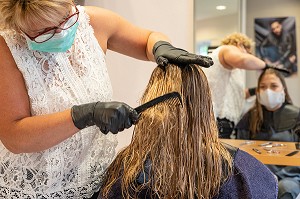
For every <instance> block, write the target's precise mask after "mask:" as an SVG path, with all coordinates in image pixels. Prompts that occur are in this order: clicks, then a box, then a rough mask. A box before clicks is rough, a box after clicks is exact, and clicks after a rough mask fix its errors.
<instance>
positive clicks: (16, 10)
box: [0, 0, 73, 31]
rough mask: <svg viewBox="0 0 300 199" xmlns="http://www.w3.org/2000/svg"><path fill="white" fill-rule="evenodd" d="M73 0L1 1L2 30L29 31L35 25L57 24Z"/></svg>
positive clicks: (0, 22) (0, 21)
mask: <svg viewBox="0 0 300 199" xmlns="http://www.w3.org/2000/svg"><path fill="white" fill-rule="evenodd" d="M71 5H73V1H72V0H1V1H0V30H4V29H14V30H16V31H19V30H28V29H30V26H31V25H32V24H34V23H41V24H44V23H57V22H60V21H61V20H62V16H65V15H66V9H69V8H70V6H71Z"/></svg>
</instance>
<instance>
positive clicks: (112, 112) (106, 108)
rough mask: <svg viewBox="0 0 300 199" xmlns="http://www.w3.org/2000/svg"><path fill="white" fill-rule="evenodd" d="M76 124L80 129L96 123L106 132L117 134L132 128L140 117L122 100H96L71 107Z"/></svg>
mask: <svg viewBox="0 0 300 199" xmlns="http://www.w3.org/2000/svg"><path fill="white" fill-rule="evenodd" d="M71 115H72V120H73V123H74V125H75V126H76V127H77V128H78V129H83V128H86V127H89V126H93V125H96V126H98V127H99V129H100V131H101V132H102V133H104V134H107V133H108V132H112V133H113V134H116V133H118V132H120V131H123V130H124V129H125V128H126V129H127V128H130V127H131V126H132V125H133V124H134V123H135V122H136V121H137V119H138V114H137V112H136V111H135V110H134V109H133V108H131V107H130V106H128V105H127V104H125V103H122V102H94V103H89V104H82V105H78V106H77V105H75V106H73V107H72V108H71Z"/></svg>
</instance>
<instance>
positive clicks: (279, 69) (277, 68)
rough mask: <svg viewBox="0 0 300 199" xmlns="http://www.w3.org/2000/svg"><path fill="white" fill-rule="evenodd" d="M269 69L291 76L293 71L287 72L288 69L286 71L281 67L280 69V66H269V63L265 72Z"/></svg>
mask: <svg viewBox="0 0 300 199" xmlns="http://www.w3.org/2000/svg"><path fill="white" fill-rule="evenodd" d="M268 68H272V69H274V70H277V71H279V72H281V73H283V75H290V74H291V71H289V70H287V69H285V68H281V67H278V66H276V65H273V64H267V63H266V66H265V68H264V70H267V69H268Z"/></svg>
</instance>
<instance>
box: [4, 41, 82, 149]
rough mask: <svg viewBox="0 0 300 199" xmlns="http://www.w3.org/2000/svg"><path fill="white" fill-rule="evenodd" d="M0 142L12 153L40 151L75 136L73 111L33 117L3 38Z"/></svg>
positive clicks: (20, 79)
mask: <svg viewBox="0 0 300 199" xmlns="http://www.w3.org/2000/svg"><path fill="white" fill-rule="evenodd" d="M0 60H1V62H0V68H1V73H0V79H1V83H0V113H1V117H0V140H1V142H2V143H3V144H4V145H5V147H6V148H7V149H8V150H10V151H11V152H13V153H26V152H37V151H41V150H45V149H47V148H50V147H52V146H54V145H56V144H58V143H60V142H61V141H63V140H65V139H67V138H68V137H70V136H72V135H73V134H75V133H76V132H77V131H78V129H77V128H76V127H75V126H74V124H73V122H72V118H71V114H70V110H66V111H64V112H60V113H55V114H50V115H44V116H34V117H32V116H31V114H30V104H29V99H28V94H27V90H26V87H25V84H24V80H23V77H22V75H21V73H20V71H19V70H18V69H17V67H16V64H15V62H14V60H13V58H12V55H11V53H10V51H9V49H8V47H7V45H6V43H5V41H4V39H3V38H2V37H1V36H0Z"/></svg>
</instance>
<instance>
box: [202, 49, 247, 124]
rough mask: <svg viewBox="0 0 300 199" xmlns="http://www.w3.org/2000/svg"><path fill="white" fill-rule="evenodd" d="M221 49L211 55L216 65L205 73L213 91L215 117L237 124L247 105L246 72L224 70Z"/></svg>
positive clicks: (204, 69) (206, 69) (205, 70)
mask: <svg viewBox="0 0 300 199" xmlns="http://www.w3.org/2000/svg"><path fill="white" fill-rule="evenodd" d="M221 48H222V46H221V47H218V48H217V49H215V50H214V51H213V52H212V53H211V54H210V55H209V56H210V57H211V58H212V59H213V61H214V65H213V66H211V67H210V68H203V71H204V72H205V74H206V76H207V79H208V82H209V86H210V89H211V93H212V101H213V107H214V113H215V117H219V118H227V119H229V120H230V121H233V122H234V123H235V124H236V123H237V122H238V121H239V120H240V117H241V114H242V110H243V106H244V103H245V91H244V90H245V70H242V69H237V68H236V69H233V70H228V69H226V68H224V67H223V66H222V65H221V63H220V61H219V51H220V49H221Z"/></svg>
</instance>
